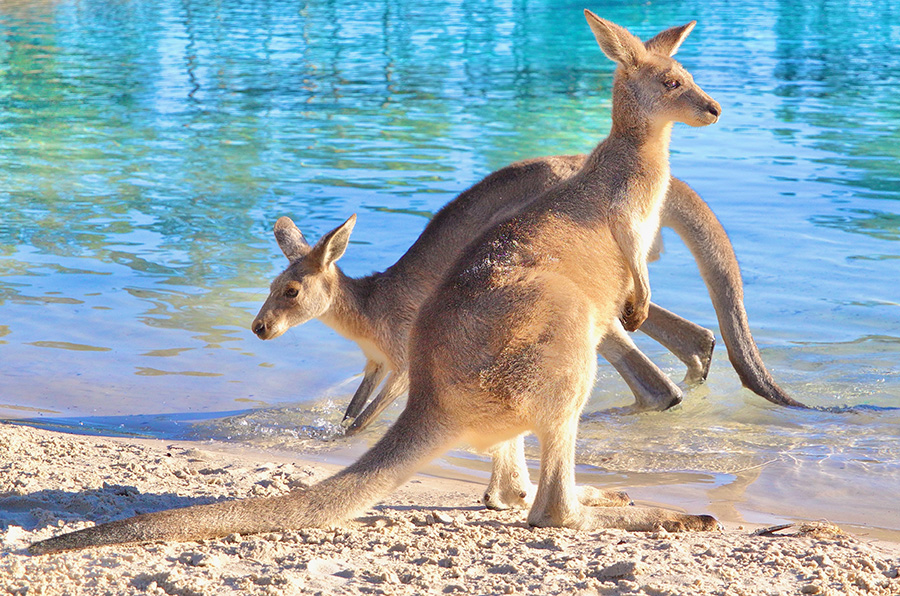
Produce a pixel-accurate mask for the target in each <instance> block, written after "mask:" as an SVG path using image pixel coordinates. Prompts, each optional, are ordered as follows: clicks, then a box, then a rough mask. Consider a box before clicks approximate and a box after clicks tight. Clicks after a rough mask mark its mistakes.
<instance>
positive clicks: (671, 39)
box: [644, 21, 697, 56]
mask: <svg viewBox="0 0 900 596" xmlns="http://www.w3.org/2000/svg"><path fill="white" fill-rule="evenodd" d="M696 24H697V21H691V22H690V23H688V24H687V25H682V26H681V27H672V28H671V29H666V30H665V31H661V32H660V33H657V34H656V36H655V37H654V38H653V39H650V40H647V42H646V43H645V44H644V47H646V48H647V50H648V51H651V52H656V53H658V54H664V55H666V56H674V55H675V52H677V51H678V48H679V47H681V43H682V42H683V41H684V40H685V39H687V36H688V35H690V33H691V31H692V30H693V29H694V25H696Z"/></svg>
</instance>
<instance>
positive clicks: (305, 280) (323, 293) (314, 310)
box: [251, 215, 356, 339]
mask: <svg viewBox="0 0 900 596" xmlns="http://www.w3.org/2000/svg"><path fill="white" fill-rule="evenodd" d="M355 223H356V215H351V216H350V219H348V220H347V221H345V222H344V223H342V224H341V225H339V226H338V227H336V228H335V229H333V230H331V231H330V232H328V233H327V234H325V235H324V236H322V238H321V239H320V240H319V241H318V242H317V243H316V245H315V246H310V245H309V244H308V243H307V242H306V239H305V238H304V237H303V234H302V233H301V232H300V230H299V229H298V228H297V226H296V225H294V222H293V221H291V219H290V218H289V217H282V218H280V219H279V220H278V221H277V222H275V239H276V240H277V241H278V246H279V247H280V248H281V251H282V252H283V253H284V256H286V257H287V258H288V261H290V265H288V267H287V269H285V270H284V271H283V272H282V273H281V274H280V275H279V276H278V277H276V278H275V279H274V280H273V281H272V284H271V285H270V286H269V297H268V298H266V301H265V303H263V305H262V307H261V308H260V309H259V313H258V314H257V315H256V318H255V319H253V325H252V326H251V328H252V329H253V333H255V334H256V335H257V336H258V337H259V338H260V339H274V338H276V337H278V336H279V335H281V334H282V333H284V332H285V331H287V330H288V329H290V328H291V327H293V326H294V325H300V324H302V323H305V322H307V321H309V320H310V319H314V318H316V317H319V316H321V315H323V314H325V312H327V311H328V309H329V307H330V306H331V303H332V301H333V300H334V297H335V295H336V293H337V292H338V291H339V290H338V277H339V275H340V272H339V271H338V268H337V266H336V265H335V261H337V260H338V259H339V258H341V256H342V255H343V254H344V251H345V250H346V249H347V242H349V240H350V232H351V231H352V230H353V225H354V224H355Z"/></svg>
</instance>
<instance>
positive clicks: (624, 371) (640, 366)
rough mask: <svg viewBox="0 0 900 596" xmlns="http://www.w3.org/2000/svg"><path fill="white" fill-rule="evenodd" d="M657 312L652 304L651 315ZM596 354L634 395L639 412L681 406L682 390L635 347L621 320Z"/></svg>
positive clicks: (611, 328)
mask: <svg viewBox="0 0 900 596" xmlns="http://www.w3.org/2000/svg"><path fill="white" fill-rule="evenodd" d="M656 309H659V307H656ZM654 310H655V309H654V306H653V305H651V309H650V312H651V313H653V312H654ZM659 310H662V309H659ZM648 321H649V319H648ZM645 324H646V323H645ZM641 329H642V330H643V329H644V327H643V326H641ZM701 329H702V327H701ZM667 347H668V346H667ZM597 351H598V352H600V355H601V356H603V357H604V358H605V359H606V360H607V361H608V362H609V363H610V364H612V365H613V367H614V368H615V369H616V371H618V373H619V374H620V375H621V376H622V379H624V380H625V383H626V384H627V385H628V387H629V388H630V389H631V392H632V393H634V400H635V401H634V407H635V408H636V409H637V410H667V409H669V408H671V407H672V406H674V405H677V404H680V403H681V398H682V394H681V389H679V388H678V386H677V385H676V384H675V383H673V382H672V380H671V379H670V378H669V377H668V376H667V375H666V374H665V373H664V372H662V371H661V370H659V368H658V367H657V366H656V365H655V364H653V362H652V361H651V360H650V359H649V358H647V356H645V355H644V353H643V352H641V351H640V350H639V349H638V347H637V346H636V345H634V342H633V341H632V340H631V338H630V337H629V336H628V334H627V333H625V330H624V329H623V328H622V325H621V323H620V322H619V321H615V322H613V323H612V324H611V325H610V329H609V332H608V333H607V334H606V337H604V338H603V341H601V342H600V345H599V346H598V347H597Z"/></svg>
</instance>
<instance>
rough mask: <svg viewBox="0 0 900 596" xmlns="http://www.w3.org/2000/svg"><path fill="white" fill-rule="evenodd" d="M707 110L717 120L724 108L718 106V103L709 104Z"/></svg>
mask: <svg viewBox="0 0 900 596" xmlns="http://www.w3.org/2000/svg"><path fill="white" fill-rule="evenodd" d="M706 109H707V111H708V112H709V113H710V114H712V115H713V116H715V117H716V118H718V117H719V114H721V113H722V107H721V106H719V104H717V103H711V104H709V105H708V106H706Z"/></svg>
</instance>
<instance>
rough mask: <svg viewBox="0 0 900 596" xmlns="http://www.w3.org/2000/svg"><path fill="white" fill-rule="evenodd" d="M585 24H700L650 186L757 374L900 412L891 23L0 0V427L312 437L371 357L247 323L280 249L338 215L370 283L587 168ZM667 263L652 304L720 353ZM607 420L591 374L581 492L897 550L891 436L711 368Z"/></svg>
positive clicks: (814, 396) (787, 14)
mask: <svg viewBox="0 0 900 596" xmlns="http://www.w3.org/2000/svg"><path fill="white" fill-rule="evenodd" d="M585 6H587V7H589V8H591V9H592V10H594V11H595V12H597V13H599V14H600V15H601V16H604V17H606V18H609V19H611V20H614V21H616V22H619V23H621V24H623V25H625V26H627V27H629V28H630V29H631V30H632V31H633V32H635V33H637V34H639V35H641V36H643V37H647V36H649V35H652V34H654V33H655V32H657V31H658V30H660V29H662V28H665V27H668V26H671V25H675V24H681V23H684V22H686V21H688V20H691V19H697V20H698V21H699V25H698V27H697V28H696V29H695V31H694V33H692V35H691V36H690V38H689V39H688V41H687V42H686V43H685V45H684V46H683V47H682V49H681V51H680V52H679V55H678V57H679V59H680V60H681V61H682V63H683V64H684V65H685V66H686V67H687V68H688V69H689V70H690V71H691V72H692V73H693V74H694V76H695V79H696V80H697V82H698V83H699V84H700V85H701V86H703V88H704V89H705V90H706V91H708V92H709V93H710V94H711V95H712V96H713V97H715V98H716V99H717V100H718V101H719V102H720V103H721V104H722V106H723V110H724V113H723V117H722V119H721V120H720V122H719V123H718V124H717V125H715V126H712V127H708V128H703V129H691V128H688V127H685V126H678V127H676V129H675V132H674V135H673V146H672V152H673V153H672V169H673V172H674V173H675V174H676V175H678V176H679V177H681V178H683V179H685V180H687V181H688V182H689V183H690V184H692V185H693V186H694V187H695V188H696V189H697V190H698V191H700V193H701V194H702V195H703V196H704V197H705V198H706V199H707V200H708V201H709V203H710V204H711V206H712V207H713V209H714V210H715V211H716V213H717V214H718V216H719V217H720V219H721V220H722V222H723V224H724V225H725V227H726V229H727V230H728V231H729V233H730V235H731V238H732V240H733V243H734V246H735V249H736V251H737V254H738V257H739V259H740V262H741V265H742V269H743V273H744V282H745V292H746V306H747V310H748V313H749V316H750V322H751V326H752V328H753V331H754V335H755V338H756V340H757V342H758V343H759V345H760V347H761V349H762V353H763V357H764V359H765V360H766V362H767V364H768V366H769V367H770V369H771V371H772V372H773V374H774V375H775V377H776V379H777V380H778V381H779V382H780V383H781V384H782V385H783V386H784V387H785V388H786V389H787V390H788V391H789V392H790V393H791V394H792V395H793V396H795V397H796V398H798V399H800V400H802V401H804V402H807V403H809V404H812V405H823V406H831V405H839V406H858V405H867V404H868V405H876V406H900V374H898V370H900V367H898V363H900V307H898V294H900V284H898V278H900V159H898V158H900V100H898V95H897V88H898V86H900V51H897V48H898V46H900V26H898V25H897V23H898V22H900V18H898V17H900V3H897V2H891V1H881V2H878V1H875V2H846V1H843V2H836V1H817V2H799V1H782V2H774V1H768V2H748V1H728V2H726V1H724V0H709V1H703V2H699V1H693V2H688V1H685V2H677V1H669V2H650V3H647V2H645V1H641V2H614V3H600V4H596V5H585V4H584V3H583V2H582V3H570V2H561V1H560V2H549V1H548V2H526V1H524V0H519V1H509V2H491V1H484V0H480V1H478V2H470V1H458V2H430V3H415V2H406V1H374V2H360V1H355V0H345V1H342V2H305V3H296V2H287V1H285V2H279V1H269V2H261V1H260V2H256V1H249V0H243V1H236V0H235V1H219V2H212V1H190V0H182V1H179V2H176V1H174V0H171V1H163V0H140V1H138V0H133V1H129V0H103V1H100V0H80V1H78V0H59V1H57V2H49V1H41V2H33V1H26V0H21V1H20V0H3V1H2V2H0V418H14V419H30V420H31V421H32V422H33V423H41V424H48V425H54V426H60V427H63V428H79V429H83V430H93V431H96V432H123V433H136V434H157V435H161V436H166V437H183V436H191V437H199V438H219V439H226V440H232V441H238V440H240V441H249V442H253V443H257V444H265V445H275V446H289V447H291V448H298V449H313V448H316V447H318V446H320V445H322V444H323V440H322V439H323V437H326V438H327V437H331V435H332V434H333V428H334V427H333V425H334V424H335V423H336V422H337V421H338V420H339V419H340V415H341V412H342V409H343V407H342V406H343V405H344V404H345V403H346V400H347V399H348V396H349V394H350V393H352V390H353V388H354V385H355V383H356V382H357V378H354V375H356V374H357V373H358V372H359V371H360V370H361V369H362V365H363V357H362V355H361V353H360V352H359V351H358V350H357V349H356V348H355V347H354V346H353V345H352V344H349V343H348V342H346V341H345V340H343V339H341V338H340V337H338V336H337V335H336V334H335V333H333V332H332V331H330V330H329V329H328V328H327V327H325V326H324V325H322V324H321V323H318V322H313V323H310V324H308V325H305V326H303V327H301V328H298V329H295V330H293V331H291V332H289V333H288V334H287V335H286V336H284V337H282V338H279V339H278V340H275V341H272V342H261V341H259V340H257V339H256V338H255V337H254V336H253V334H252V333H251V332H250V331H249V324H250V321H251V320H252V318H253V315H254V314H255V312H256V310H257V309H258V307H259V305H260V304H261V302H262V300H263V299H264V298H265V296H266V293H267V285H268V282H269V280H270V279H271V277H272V276H273V275H274V274H275V273H277V272H278V271H280V269H281V268H282V266H283V265H284V262H283V257H282V256H281V255H280V253H279V252H278V250H277V247H276V246H275V243H274V240H273V238H272V236H271V227H272V224H273V223H274V221H275V220H276V219H277V218H278V217H279V216H281V215H290V216H291V217H292V218H293V219H294V220H295V221H297V222H298V224H299V225H300V227H301V228H302V229H303V230H304V232H305V233H306V234H307V236H308V237H311V238H317V237H318V236H319V235H320V234H322V233H324V232H326V231H328V230H329V229H331V228H332V227H334V226H335V225H336V224H338V223H340V222H342V221H343V220H344V219H345V218H346V217H347V216H348V215H349V214H351V213H358V214H359V221H358V224H357V227H356V230H355V231H354V233H353V239H352V242H351V246H350V249H349V250H348V252H347V255H346V256H345V257H344V258H343V259H342V261H341V264H342V266H343V267H344V269H345V271H347V272H348V273H349V274H351V275H362V274H365V273H368V272H371V271H373V270H381V269H384V268H385V267H387V266H389V265H390V264H392V263H393V262H394V261H395V260H396V259H397V258H398V257H399V256H400V255H401V254H402V253H403V252H404V251H405V249H406V248H407V247H408V246H409V245H410V244H411V243H412V242H413V241H414V239H415V238H416V236H417V235H418V233H419V232H420V231H421V229H422V228H423V227H424V225H425V224H426V223H427V218H428V217H429V216H430V215H431V214H432V213H434V212H435V211H436V210H437V209H438V208H439V207H440V206H441V205H443V204H444V203H445V202H447V201H448V200H450V199H452V198H453V197H454V196H455V194H456V193H457V192H459V191H461V190H463V189H464V188H466V187H467V186H469V185H471V184H472V183H474V182H476V181H477V180H479V179H480V178H481V177H482V176H483V175H485V174H487V173H488V172H490V171H492V170H495V169H497V168H500V167H502V166H504V165H506V164H507V163H510V162H512V161H515V160H518V159H522V158H527V157H535V156H539V155H549V154H560V153H578V152H585V151H588V150H589V149H590V148H591V147H592V146H593V144H594V143H596V142H597V141H598V140H599V139H601V138H602V137H603V136H604V135H605V133H606V131H607V130H608V127H609V107H610V95H609V94H610V86H611V72H612V68H613V66H612V63H611V62H609V61H608V60H607V59H606V58H604V57H603V55H602V54H601V53H600V51H599V50H598V48H597V47H596V44H595V42H594V41H593V38H592V36H591V34H590V31H589V30H588V28H587V26H586V25H585V22H584V18H583V16H582V14H581V10H582V8H584V7H585ZM665 238H666V246H667V253H666V255H665V256H664V258H663V259H662V261H661V262H659V263H656V264H654V265H653V266H652V268H651V283H652V287H653V295H654V300H655V301H657V302H658V303H659V304H661V305H663V306H666V307H667V308H670V309H672V310H674V311H676V312H678V313H680V314H682V315H684V316H687V317H689V318H691V319H692V320H694V321H696V322H698V323H700V324H703V325H705V326H707V327H709V328H711V329H714V330H715V329H716V320H715V316H714V314H713V311H712V308H711V306H710V305H709V300H708V298H707V296H706V291H705V288H704V286H703V284H702V282H701V281H700V280H699V277H698V275H697V272H696V268H695V266H694V265H693V264H692V260H691V259H690V255H689V254H688V253H687V251H686V249H685V248H684V247H683V245H681V244H680V242H679V241H678V240H677V238H676V237H675V236H674V235H672V234H670V233H669V234H667V235H666V236H665ZM641 345H642V346H643V347H645V348H646V349H647V351H648V353H649V354H650V355H651V356H652V357H653V358H654V359H655V360H656V361H657V362H658V363H659V364H660V365H662V366H663V367H664V368H665V369H666V370H667V371H669V372H671V374H672V375H673V376H678V378H680V374H681V371H680V367H679V365H678V363H677V361H675V360H674V359H673V358H672V357H671V356H669V355H668V354H666V353H665V352H664V351H663V350H661V349H660V348H658V347H657V346H654V345H653V343H652V342H649V341H644V340H642V341H641ZM629 401H630V397H629V395H628V392H627V389H626V388H625V386H624V384H623V383H622V382H621V381H619V380H618V379H617V378H616V376H615V374H614V373H613V372H612V371H611V369H610V368H609V367H605V366H604V368H603V369H602V370H601V378H600V382H599V383H598V386H597V389H596V391H595V395H594V398H593V400H592V402H591V403H590V404H589V406H588V412H587V413H586V417H585V421H584V424H583V425H582V439H581V442H580V446H579V447H580V454H579V458H580V461H581V462H582V463H583V464H585V465H586V466H587V467H585V468H584V469H585V470H586V473H588V476H591V475H599V476H600V477H601V478H600V480H603V481H607V482H614V483H620V484H622V485H623V486H631V487H634V486H640V485H642V484H646V485H650V484H660V483H663V484H667V485H669V488H670V494H671V498H669V500H672V499H677V500H678V502H679V503H683V504H685V505H686V506H694V505H696V506H698V507H701V508H707V509H709V508H712V509H713V510H714V511H715V512H716V513H717V514H719V515H722V516H728V515H731V516H732V517H735V516H736V517H743V518H745V519H748V520H754V519H756V520H760V521H765V520H768V519H772V518H777V517H786V518H792V517H799V518H806V519H809V518H819V517H828V518H831V519H832V520H833V521H842V522H847V523H854V524H858V525H870V526H875V527H880V528H887V529H892V530H900V508H898V505H897V504H896V499H893V498H889V499H886V498H885V493H889V494H891V495H894V494H896V490H897V489H898V488H900V440H898V439H900V427H898V424H900V415H898V414H897V413H896V412H895V411H891V410H877V409H875V410H862V411H855V412H853V413H848V414H835V413H826V412H795V411H787V410H783V409H778V408H774V407H772V406H770V405H769V404H767V403H766V402H763V401H762V400H761V399H760V398H758V397H756V396H754V395H753V394H751V393H750V392H748V391H746V390H744V389H742V388H741V387H740V383H739V382H738V380H737V377H736V375H735V374H734V373H733V371H732V370H731V369H730V366H729V364H728V361H727V358H726V357H725V355H724V350H723V349H721V348H720V349H717V353H716V358H715V362H714V364H713V369H712V373H711V375H710V379H709V381H708V383H706V384H705V385H704V386H702V387H700V388H698V389H695V390H693V391H691V392H689V393H688V394H687V396H686V400H685V404H684V405H683V406H681V407H679V408H678V409H676V411H672V412H667V413H663V414H647V415H640V416H621V415H617V414H615V413H610V412H607V411H606V410H607V409H608V408H609V407H611V406H617V405H624V404H627V403H629ZM396 413H397V409H396V408H394V409H392V410H390V411H389V415H390V416H395V415H396ZM390 416H389V417H390ZM198 421H199V423H198ZM384 424H386V422H383V423H381V424H380V425H378V426H376V427H375V428H373V430H372V431H371V433H370V434H369V436H368V438H369V440H370V439H371V438H372V437H374V436H377V434H378V433H380V432H381V431H382V429H383V428H384ZM340 443H341V441H340V440H337V441H331V442H330V444H331V445H334V444H340ZM532 449H533V446H532ZM452 461H453V462H455V463H454V464H453V465H457V464H458V465H459V466H460V467H462V468H466V467H474V468H476V469H480V468H483V464H482V463H481V462H480V461H479V460H475V459H472V458H471V457H469V456H466V455H459V456H458V457H456V458H455V459H454V460H452ZM448 465H450V464H448ZM635 490H636V494H637V495H638V496H646V498H657V499H660V500H666V497H665V496H664V495H660V494H659V492H658V491H657V492H653V493H652V494H651V493H650V492H649V489H648V492H646V493H642V492H641V489H639V488H638V489H635ZM729 508H731V509H729ZM732 510H733V511H732Z"/></svg>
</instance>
